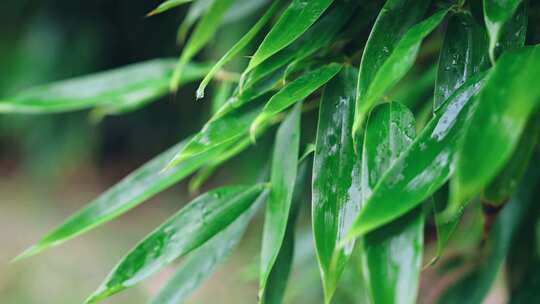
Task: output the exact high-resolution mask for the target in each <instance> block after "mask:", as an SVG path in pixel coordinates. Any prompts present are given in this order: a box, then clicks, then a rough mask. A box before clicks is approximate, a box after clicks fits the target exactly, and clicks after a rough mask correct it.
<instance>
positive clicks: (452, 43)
mask: <svg viewBox="0 0 540 304" xmlns="http://www.w3.org/2000/svg"><path fill="white" fill-rule="evenodd" d="M486 46H487V35H486V33H485V30H484V29H483V27H482V26H480V25H479V24H478V23H477V22H476V21H475V20H474V18H473V17H472V16H471V14H470V13H469V12H463V13H456V14H455V15H453V16H452V17H451V18H450V20H448V25H447V28H446V34H445V37H444V43H443V46H442V49H441V52H440V56H439V66H438V72H437V81H436V83H435V99H434V107H433V109H434V110H435V111H436V110H438V109H439V108H440V106H441V105H442V104H443V103H444V101H445V100H446V99H448V97H450V96H451V95H452V94H453V93H454V92H455V91H456V90H457V89H458V88H459V87H460V86H461V85H462V84H463V83H465V81H466V80H467V79H468V78H469V77H471V76H473V75H474V74H476V73H478V72H480V71H481V70H485V69H486V68H487V67H488V64H489V63H488V60H489V59H488V53H487V47H486Z"/></svg>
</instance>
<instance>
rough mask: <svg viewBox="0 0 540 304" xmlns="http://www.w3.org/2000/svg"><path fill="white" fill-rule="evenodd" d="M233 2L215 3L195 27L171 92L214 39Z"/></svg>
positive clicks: (172, 79)
mask: <svg viewBox="0 0 540 304" xmlns="http://www.w3.org/2000/svg"><path fill="white" fill-rule="evenodd" d="M233 1H234V0H217V1H213V3H212V5H211V6H210V8H209V9H208V11H207V12H206V13H205V15H204V17H203V18H202V19H201V20H200V21H199V23H197V26H196V27H195V30H193V33H192V34H191V36H190V38H189V40H188V42H187V44H186V46H185V47H184V48H183V50H182V54H181V55H180V59H179V60H178V63H177V65H176V68H175V69H174V72H173V75H172V78H171V82H170V90H171V91H173V92H176V90H177V89H178V85H179V84H180V80H181V79H182V77H183V76H182V74H183V73H184V70H185V65H186V64H187V63H188V62H189V61H190V60H191V59H192V58H193V56H195V55H196V54H197V53H198V52H199V51H200V50H201V48H202V47H204V46H205V45H206V44H207V43H208V41H209V40H210V39H211V38H212V36H213V35H214V33H215V32H216V30H217V28H218V26H219V24H220V22H221V18H223V15H224V14H225V12H227V10H228V9H229V7H230V6H231V4H232V2H233Z"/></svg>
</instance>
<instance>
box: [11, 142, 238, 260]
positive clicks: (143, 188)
mask: <svg viewBox="0 0 540 304" xmlns="http://www.w3.org/2000/svg"><path fill="white" fill-rule="evenodd" d="M188 142H189V139H186V140H184V141H182V142H180V143H179V144H177V145H175V146H173V147H171V148H170V149H168V150H167V151H165V152H163V153H161V154H160V155H158V156H156V157H155V158H154V159H152V160H151V161H149V162H148V163H146V164H145V165H143V166H142V167H140V168H139V169H137V170H135V171H133V172H132V173H131V174H129V175H128V176H126V177H125V178H124V179H122V180H121V181H120V182H118V183H117V184H116V185H114V186H113V187H111V188H110V189H109V190H107V191H106V192H104V193H103V194H101V195H100V196H99V197H97V198H96V199H95V200H93V201H92V202H90V203H89V204H88V205H86V206H85V207H84V208H83V209H81V210H80V211H78V212H77V213H75V214H74V215H72V216H71V217H70V218H69V219H67V220H66V221H65V222H64V223H62V224H61V225H60V226H58V227H57V228H55V229H54V230H53V231H51V232H49V233H48V234H47V235H45V236H44V237H43V238H42V239H41V240H40V241H39V242H37V243H36V244H35V245H33V246H32V247H30V248H29V249H27V250H26V251H25V252H23V253H22V254H21V255H20V256H18V257H17V259H20V258H24V257H28V256H31V255H34V254H37V253H39V252H41V251H43V250H45V249H47V248H49V247H53V246H57V245H60V244H61V243H63V242H65V241H67V240H69V239H71V238H74V237H76V236H78V235H80V234H82V233H84V232H86V231H89V230H91V229H93V228H95V227H97V226H99V225H102V224H104V223H106V222H108V221H110V220H112V219H114V218H116V217H118V216H120V215H122V214H124V213H125V212H127V211H128V210H130V209H132V208H134V207H136V206H137V205H139V204H141V203H142V202H144V201H146V200H147V199H149V198H150V197H152V196H154V195H155V194H157V193H159V192H161V191H163V190H165V189H167V188H168V187H170V186H172V185H173V184H175V183H177V182H179V181H180V180H181V179H183V178H184V177H186V176H188V175H189V174H191V173H193V172H194V171H195V170H197V169H198V168H199V167H201V166H202V165H203V164H204V163H206V162H208V161H209V160H211V159H214V158H215V157H216V156H218V155H220V154H221V153H222V152H223V151H224V150H226V149H227V148H228V147H222V148H218V149H213V150H209V151H208V152H206V153H202V154H199V155H198V156H196V157H192V158H189V159H187V160H186V161H184V162H183V163H182V164H180V165H178V166H176V167H174V168H171V169H170V170H168V171H166V172H161V170H162V169H163V167H164V166H165V165H166V164H167V163H168V162H169V161H170V160H171V158H172V157H173V155H174V154H175V153H176V152H177V151H178V150H179V149H182V147H184V146H185V145H186V144H187V143H188Z"/></svg>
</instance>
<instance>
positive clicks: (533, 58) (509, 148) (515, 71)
mask: <svg viewBox="0 0 540 304" xmlns="http://www.w3.org/2000/svg"><path fill="white" fill-rule="evenodd" d="M508 75H512V77H511V78H509V77H508ZM538 79H540V46H534V47H526V48H523V49H520V50H516V51H512V52H507V53H505V54H504V55H503V56H501V58H500V59H499V60H498V61H497V65H496V66H495V68H494V70H493V72H492V73H491V74H490V76H489V77H488V79H487V81H486V84H485V85H484V87H483V89H482V91H481V92H480V94H479V96H478V107H477V109H476V110H475V112H474V115H473V117H472V119H471V123H470V126H469V127H468V128H467V132H466V134H465V136H464V139H463V145H462V148H461V149H460V150H459V154H458V161H457V168H456V174H455V176H454V178H453V179H452V183H451V188H450V190H451V199H450V205H449V209H448V210H447V211H448V212H447V215H448V216H451V215H452V213H453V212H455V211H456V210H458V209H459V208H460V206H461V204H463V203H464V202H466V201H467V200H469V199H471V198H473V197H474V196H475V195H477V194H479V193H480V191H481V190H482V189H483V188H484V187H485V186H487V185H488V184H489V182H491V181H492V180H493V178H494V177H495V176H496V175H497V173H499V172H500V170H502V169H503V167H504V165H505V164H506V163H507V162H508V160H509V159H510V157H511V156H512V153H513V152H514V151H515V149H516V146H517V144H518V142H519V139H520V136H521V134H522V132H523V130H524V128H525V125H526V124H527V121H528V119H529V117H531V115H532V114H533V112H534V111H536V110H537V109H538V106H539V104H540V87H539V86H538V85H536V84H537V82H538Z"/></svg>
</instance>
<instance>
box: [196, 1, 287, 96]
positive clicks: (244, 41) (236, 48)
mask: <svg viewBox="0 0 540 304" xmlns="http://www.w3.org/2000/svg"><path fill="white" fill-rule="evenodd" d="M282 2H283V0H278V1H273V3H272V5H271V6H270V7H269V8H268V9H267V11H266V13H265V14H264V15H263V16H262V17H261V18H260V19H259V20H258V21H257V23H255V24H254V25H253V27H251V29H250V30H249V31H248V32H247V33H246V34H245V35H244V36H243V37H242V38H241V39H240V40H239V41H238V42H237V43H236V44H235V45H233V47H232V48H231V49H230V50H229V51H227V53H225V55H223V57H221V59H219V61H218V62H217V63H216V64H215V65H214V66H213V67H212V69H211V70H210V72H208V74H207V75H206V77H204V79H203V80H202V81H201V84H200V85H199V88H198V89H197V99H200V98H203V97H204V89H205V88H206V86H207V85H208V83H209V82H210V80H212V78H213V77H214V75H215V74H216V73H217V72H218V71H219V69H221V68H222V67H223V66H224V65H225V64H226V63H227V62H229V61H230V60H231V59H232V58H234V56H236V55H238V53H239V52H240V51H241V50H242V49H244V48H245V47H246V46H247V45H248V43H250V42H251V40H253V38H255V36H256V35H257V34H258V33H259V31H260V30H261V29H262V28H263V27H264V26H265V25H266V23H268V21H269V20H270V18H271V17H272V16H274V14H275V13H276V12H277V10H278V9H279V8H280V7H281V4H282Z"/></svg>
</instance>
